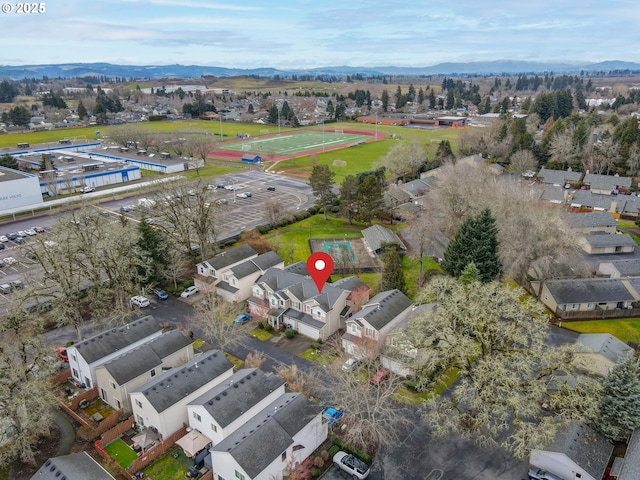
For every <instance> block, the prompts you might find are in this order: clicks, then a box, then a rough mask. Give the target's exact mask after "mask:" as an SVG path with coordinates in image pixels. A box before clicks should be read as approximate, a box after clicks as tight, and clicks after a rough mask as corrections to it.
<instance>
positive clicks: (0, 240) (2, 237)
mask: <svg viewBox="0 0 640 480" xmlns="http://www.w3.org/2000/svg"><path fill="white" fill-rule="evenodd" d="M8 241H9V239H8V238H7V236H6V235H0V242H2V243H4V242H8Z"/></svg>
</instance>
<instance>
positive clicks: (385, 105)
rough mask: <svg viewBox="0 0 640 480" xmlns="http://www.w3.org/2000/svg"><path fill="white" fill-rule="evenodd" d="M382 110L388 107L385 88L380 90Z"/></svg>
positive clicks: (387, 95)
mask: <svg viewBox="0 0 640 480" xmlns="http://www.w3.org/2000/svg"><path fill="white" fill-rule="evenodd" d="M381 100H382V111H383V112H386V111H387V109H388V108H389V92H388V91H387V89H386V88H385V89H384V90H383V91H382V98H381Z"/></svg>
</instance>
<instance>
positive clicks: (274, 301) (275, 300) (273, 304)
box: [271, 297, 278, 307]
mask: <svg viewBox="0 0 640 480" xmlns="http://www.w3.org/2000/svg"><path fill="white" fill-rule="evenodd" d="M271 305H272V306H274V307H275V306H276V305H278V299H277V298H273V297H271Z"/></svg>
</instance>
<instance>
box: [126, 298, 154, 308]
mask: <svg viewBox="0 0 640 480" xmlns="http://www.w3.org/2000/svg"><path fill="white" fill-rule="evenodd" d="M129 305H130V306H131V308H133V307H140V308H145V307H148V306H149V305H151V302H149V299H148V298H147V297H143V296H142V295H136V296H135V297H131V300H129Z"/></svg>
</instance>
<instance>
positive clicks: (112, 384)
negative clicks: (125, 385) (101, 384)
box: [109, 380, 117, 390]
mask: <svg viewBox="0 0 640 480" xmlns="http://www.w3.org/2000/svg"><path fill="white" fill-rule="evenodd" d="M109 385H111V388H113V389H114V390H115V389H116V388H117V387H116V382H114V381H113V380H109Z"/></svg>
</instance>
